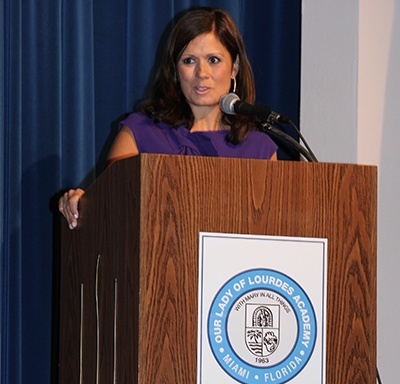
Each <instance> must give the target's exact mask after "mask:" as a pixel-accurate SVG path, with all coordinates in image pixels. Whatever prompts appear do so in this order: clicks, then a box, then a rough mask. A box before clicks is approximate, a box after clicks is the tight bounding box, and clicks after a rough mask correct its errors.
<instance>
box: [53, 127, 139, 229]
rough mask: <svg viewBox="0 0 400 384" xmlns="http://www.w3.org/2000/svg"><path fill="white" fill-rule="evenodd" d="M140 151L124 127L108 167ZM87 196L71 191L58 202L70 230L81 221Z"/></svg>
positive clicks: (133, 138)
mask: <svg viewBox="0 0 400 384" xmlns="http://www.w3.org/2000/svg"><path fill="white" fill-rule="evenodd" d="M138 154H139V150H138V148H137V145H136V140H135V137H134V136H133V133H132V131H131V130H130V129H129V128H128V127H127V126H125V125H124V126H123V127H122V128H121V130H120V131H119V132H118V134H117V136H116V138H115V140H114V142H113V144H112V146H111V149H110V152H109V153H108V157H107V166H108V165H110V164H111V163H113V162H114V161H117V160H121V159H125V158H127V157H132V156H137V155H138ZM84 194H85V191H84V190H83V189H80V188H78V189H70V190H69V191H68V192H65V193H64V195H62V196H61V198H60V200H59V201H58V209H59V211H60V212H61V213H62V214H63V216H64V217H65V219H66V220H67V222H68V226H69V228H70V229H74V228H76V226H77V225H78V219H79V200H80V199H81V198H82V196H83V195H84Z"/></svg>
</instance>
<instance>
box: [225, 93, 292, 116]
mask: <svg viewBox="0 0 400 384" xmlns="http://www.w3.org/2000/svg"><path fill="white" fill-rule="evenodd" d="M219 106H220V108H221V110H222V112H224V113H226V114H228V115H236V114H238V115H248V116H255V117H257V118H258V119H260V120H267V121H268V122H270V123H282V124H287V123H290V119H289V118H288V117H286V116H284V115H281V114H279V113H276V112H274V111H272V110H271V109H269V108H267V107H264V106H262V105H253V104H248V103H246V102H244V101H241V100H240V98H239V96H238V95H237V94H236V93H228V94H226V95H224V96H222V97H221V99H220V101H219Z"/></svg>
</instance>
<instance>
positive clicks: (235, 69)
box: [232, 55, 239, 79]
mask: <svg viewBox="0 0 400 384" xmlns="http://www.w3.org/2000/svg"><path fill="white" fill-rule="evenodd" d="M238 72H239V55H236V59H235V61H234V62H233V68H232V79H233V78H235V77H236V75H237V74H238Z"/></svg>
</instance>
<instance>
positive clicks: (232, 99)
mask: <svg viewBox="0 0 400 384" xmlns="http://www.w3.org/2000/svg"><path fill="white" fill-rule="evenodd" d="M238 101H240V98H239V96H238V95H237V94H236V93H228V94H226V95H224V96H222V97H221V99H220V101H219V107H220V108H221V111H222V112H224V113H227V114H228V115H235V114H236V112H235V108H234V105H235V103H236V102H238Z"/></svg>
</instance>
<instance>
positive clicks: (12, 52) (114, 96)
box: [0, 0, 300, 384]
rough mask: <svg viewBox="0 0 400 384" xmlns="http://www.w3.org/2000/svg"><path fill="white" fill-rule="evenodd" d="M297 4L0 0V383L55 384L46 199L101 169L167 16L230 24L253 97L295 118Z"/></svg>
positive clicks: (53, 276) (146, 80) (52, 229)
mask: <svg viewBox="0 0 400 384" xmlns="http://www.w3.org/2000/svg"><path fill="white" fill-rule="evenodd" d="M299 3H300V2H297V1H293V0H220V1H218V0H215V1H207V0H197V1H195V0H146V1H138V0H113V1H109V0H64V1H61V0H59V1H48V0H35V1H22V0H0V36H1V44H0V60H1V62H2V64H3V66H2V73H3V76H2V77H1V78H0V89H1V94H0V114H1V119H0V124H1V127H0V128H1V129H0V162H1V163H0V164H1V169H0V187H1V189H0V214H1V220H0V241H1V243H0V244H1V259H0V279H1V280H0V295H1V306H0V326H1V351H0V380H1V383H4V384H21V383H27V384H28V383H29V384H36V383H38V384H46V383H50V382H55V381H54V380H55V379H56V372H57V347H58V346H57V334H58V329H57V324H58V321H57V308H58V291H57V287H58V285H57V282H58V252H57V250H58V244H59V242H58V238H57V236H58V232H57V226H56V225H57V219H58V217H59V216H58V213H57V200H58V197H59V195H60V193H61V192H62V191H63V190H65V189H67V188H70V187H76V186H82V187H87V186H88V185H89V184H90V183H91V182H92V181H93V180H94V178H95V177H96V176H97V175H98V174H99V173H100V172H101V170H102V169H103V167H104V164H105V158H106V154H107V151H108V149H109V147H110V144H111V142H112V140H113V138H114V137H115V135H116V132H117V124H118V121H119V119H120V118H121V117H122V116H124V115H125V114H126V113H128V112H130V111H132V110H133V109H134V108H135V106H137V104H138V103H139V102H140V101H141V100H142V99H143V98H144V97H146V96H147V95H148V92H149V86H150V83H151V79H152V78H153V76H154V71H155V68H156V66H157V64H158V63H159V61H160V59H161V53H162V49H163V47H164V45H165V41H166V37H167V35H168V33H169V31H170V30H171V28H172V24H173V23H172V19H173V18H174V16H176V15H177V14H179V13H180V12H182V11H183V10H185V9H187V8H189V7H193V6H201V5H211V6H217V7H221V8H225V9H226V10H227V11H228V12H229V13H230V14H231V15H232V17H233V18H234V19H235V20H236V22H237V24H238V26H239V28H240V29H241V31H242V33H243V37H244V40H245V43H246V46H247V49H248V53H249V57H250V60H251V62H252V64H253V67H254V72H255V77H256V85H257V101H258V102H259V103H262V104H265V105H268V106H270V107H271V108H273V109H274V110H277V111H279V112H282V113H284V114H286V115H289V116H290V117H292V119H293V120H294V121H298V103H299V100H298V94H299V55H298V52H299V41H300V36H299V31H300V4H299Z"/></svg>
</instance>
